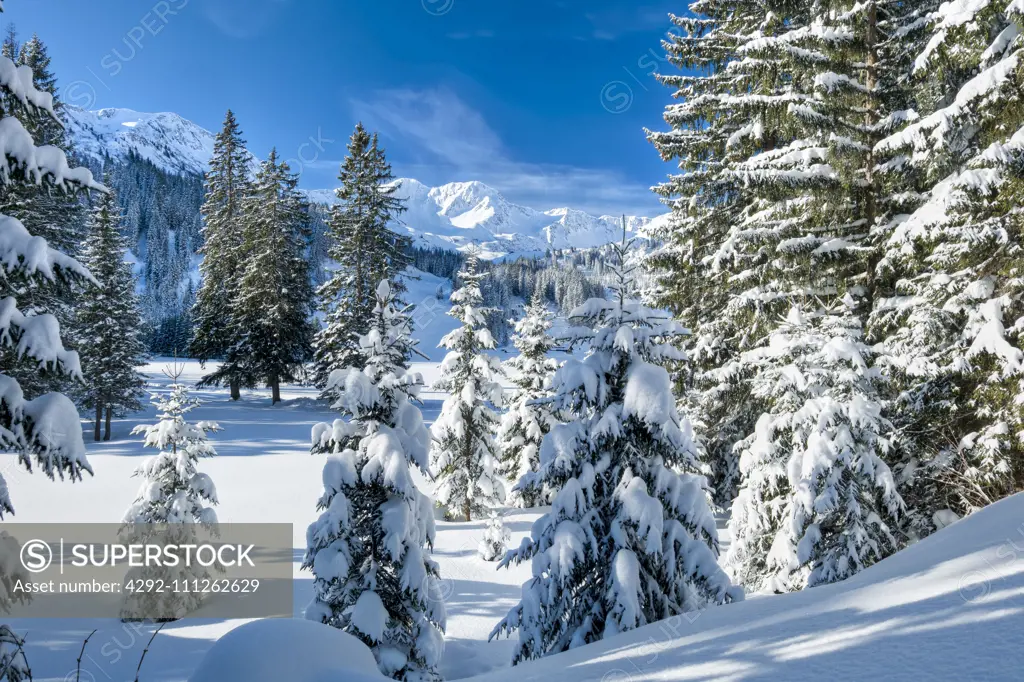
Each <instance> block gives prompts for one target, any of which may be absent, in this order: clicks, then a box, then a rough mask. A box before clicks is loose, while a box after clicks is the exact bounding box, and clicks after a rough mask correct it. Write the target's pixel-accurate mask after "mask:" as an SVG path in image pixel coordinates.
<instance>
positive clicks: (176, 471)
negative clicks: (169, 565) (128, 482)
mask: <svg viewBox="0 0 1024 682" xmlns="http://www.w3.org/2000/svg"><path fill="white" fill-rule="evenodd" d="M181 371H182V367H181V366H180V365H175V366H172V367H170V368H168V369H167V370H166V371H165V375H166V376H167V377H168V378H169V379H170V381H171V383H170V385H169V386H168V393H167V394H166V395H165V394H155V395H154V396H153V398H152V401H153V404H154V405H156V407H157V411H158V412H157V417H158V419H159V420H160V421H158V422H157V423H156V424H150V425H145V424H142V425H140V426H136V427H135V428H134V429H133V430H132V433H133V434H142V435H143V436H145V439H144V445H145V446H146V447H148V448H155V449H156V450H158V451H159V452H158V454H156V455H154V456H153V457H151V458H149V459H147V460H146V462H145V463H144V464H142V466H140V467H139V468H138V469H137V470H136V471H135V475H136V476H138V477H140V478H141V479H142V483H141V484H140V486H139V493H138V496H137V497H136V498H135V501H134V502H133V503H132V505H131V506H130V507H129V508H128V511H127V512H125V515H124V523H128V524H133V523H141V524H153V523H201V524H205V525H212V524H215V523H217V513H216V512H215V511H214V510H213V508H212V507H210V506H206V505H207V504H210V505H215V504H217V491H216V488H215V487H214V485H213V481H212V480H211V479H210V477H209V476H208V475H207V474H204V473H202V472H200V471H199V460H200V459H201V458H204V457H213V456H214V455H216V454H217V451H216V449H215V448H214V447H213V445H211V444H210V442H209V434H211V433H216V432H217V431H220V430H221V429H220V426H219V425H218V424H217V423H216V422H211V421H200V422H196V423H195V424H190V423H189V422H188V421H187V420H186V415H187V414H188V413H189V412H191V411H192V410H194V409H196V408H197V407H199V406H200V405H201V404H202V403H200V401H199V400H198V399H196V398H192V397H190V396H189V389H188V386H186V385H185V384H183V383H181Z"/></svg>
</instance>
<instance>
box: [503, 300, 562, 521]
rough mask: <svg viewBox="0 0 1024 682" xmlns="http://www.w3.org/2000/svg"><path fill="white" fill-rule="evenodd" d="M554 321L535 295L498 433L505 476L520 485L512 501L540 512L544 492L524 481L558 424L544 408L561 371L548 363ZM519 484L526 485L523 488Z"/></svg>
mask: <svg viewBox="0 0 1024 682" xmlns="http://www.w3.org/2000/svg"><path fill="white" fill-rule="evenodd" d="M551 318H552V314H551V312H550V311H548V309H547V305H545V303H544V300H543V298H542V297H541V296H540V294H539V292H538V293H535V294H534V298H533V300H532V301H531V302H530V305H529V306H528V307H527V309H526V314H525V315H524V316H523V318H522V319H520V320H519V321H517V322H516V326H515V330H516V334H515V336H514V337H513V343H514V344H515V347H516V349H517V350H518V351H519V355H517V356H516V357H514V358H512V359H511V360H509V361H508V362H507V363H505V365H506V373H507V374H508V376H509V377H510V379H511V380H512V383H514V384H515V385H516V387H517V390H516V393H515V396H514V397H513V398H512V399H511V400H510V401H509V405H508V411H507V412H505V414H504V415H502V417H501V424H500V426H499V427H498V436H497V441H498V442H497V445H498V448H499V450H500V452H501V467H500V471H501V474H502V475H503V476H504V477H505V478H506V479H507V480H509V481H511V482H512V483H513V484H516V485H515V487H514V488H513V490H512V496H511V497H512V499H513V500H514V501H515V502H516V503H517V504H519V505H521V506H523V507H535V506H537V505H539V504H542V503H543V502H544V501H545V500H544V492H545V491H544V490H540V489H537V488H534V487H532V486H530V485H528V483H529V481H530V480H532V479H526V480H523V477H524V476H525V475H526V474H529V473H533V472H536V471H537V470H538V469H539V468H540V445H541V442H542V441H543V439H544V436H545V434H547V433H548V431H550V430H551V427H552V426H554V425H555V423H556V419H555V417H554V415H553V414H552V408H551V406H550V405H549V404H547V403H545V402H543V401H544V399H545V398H546V397H547V396H548V390H549V387H550V383H551V379H552V377H553V375H554V373H555V370H557V369H558V362H557V361H556V360H554V359H553V358H550V357H548V355H549V353H550V352H551V349H552V348H553V346H554V339H552V338H551V336H550V329H551ZM519 481H523V484H524V485H523V486H519V485H518V482H519Z"/></svg>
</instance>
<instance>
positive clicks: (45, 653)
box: [0, 360, 539, 682]
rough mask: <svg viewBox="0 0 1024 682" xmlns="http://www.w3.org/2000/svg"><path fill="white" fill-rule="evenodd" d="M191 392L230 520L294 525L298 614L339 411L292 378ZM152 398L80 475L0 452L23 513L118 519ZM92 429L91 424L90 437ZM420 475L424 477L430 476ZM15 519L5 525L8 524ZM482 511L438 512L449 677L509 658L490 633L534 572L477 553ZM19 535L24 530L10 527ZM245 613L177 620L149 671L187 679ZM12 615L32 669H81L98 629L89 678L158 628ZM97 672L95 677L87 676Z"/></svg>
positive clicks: (504, 644)
mask: <svg viewBox="0 0 1024 682" xmlns="http://www.w3.org/2000/svg"><path fill="white" fill-rule="evenodd" d="M166 363H167V361H166V360H157V361H154V362H152V363H151V364H150V365H148V366H147V368H146V371H147V374H148V375H149V377H150V382H151V385H150V389H151V390H152V391H156V392H159V391H165V390H166V385H167V384H168V383H169V381H168V380H167V378H166V377H164V376H162V375H161V369H162V368H163V367H164V366H165V365H166ZM182 364H184V366H185V373H184V376H183V380H184V381H190V382H194V381H196V380H198V379H199V377H200V376H201V375H202V373H203V371H202V370H201V369H200V367H199V365H198V363H196V362H193V361H185V362H183V363H182ZM415 369H417V370H418V371H422V372H423V374H424V375H425V376H426V378H427V381H428V382H429V381H432V380H434V379H436V377H437V375H438V372H437V366H436V364H435V363H422V364H418V365H417V366H416V367H415ZM192 395H193V396H195V397H198V398H199V399H201V400H203V401H205V404H204V405H203V406H202V407H200V408H199V409H197V410H196V411H194V412H193V413H191V414H190V418H191V419H192V420H193V421H199V420H204V419H209V420H214V421H217V422H218V423H220V425H221V426H222V427H223V429H224V430H223V431H222V432H220V433H218V434H216V436H215V437H214V439H213V441H212V442H213V443H214V445H215V447H216V448H217V452H218V456H217V457H216V458H211V459H205V460H203V461H202V462H201V465H200V467H201V469H202V470H203V471H205V472H206V473H208V474H210V476H211V477H212V478H213V480H214V482H215V483H216V485H217V492H218V495H219V498H220V504H219V506H218V507H217V514H218V517H219V519H220V521H221V522H224V523H232V522H235V523H240V522H251V523H259V522H267V523H270V522H273V523H282V522H283V523H292V524H294V546H295V573H294V575H295V612H296V615H300V614H301V612H302V610H303V608H304V607H305V606H306V604H307V603H308V602H309V600H310V598H311V594H312V592H311V585H312V575H311V574H310V573H308V572H306V571H300V570H299V564H300V563H301V560H302V553H303V551H304V549H305V533H306V526H307V525H308V524H309V523H310V522H312V521H313V520H314V519H315V518H316V516H317V511H316V501H317V499H318V498H319V496H320V494H321V493H322V483H321V469H322V467H323V458H322V457H318V456H312V455H310V454H309V434H310V429H311V428H312V426H313V425H314V424H315V423H317V422H319V421H325V420H333V419H334V418H335V417H337V413H335V412H331V411H330V410H328V409H326V407H325V406H324V405H322V404H320V403H317V402H316V400H315V397H316V392H315V390H314V389H310V388H305V387H294V386H289V387H286V388H285V389H284V390H283V398H284V402H282V403H280V404H278V405H276V406H271V405H270V399H269V394H268V393H267V392H266V391H254V392H246V393H243V396H242V400H241V401H239V402H238V403H232V402H231V401H230V400H229V399H228V397H227V395H226V393H224V392H223V391H221V390H216V389H213V390H195V391H193V393H192ZM443 398H444V396H442V395H440V394H437V393H434V392H430V391H427V392H425V393H424V395H423V401H424V405H423V412H424V416H425V417H426V418H427V420H428V421H429V420H432V419H433V418H434V417H436V416H437V414H438V412H439V411H440V409H441V402H442V400H443ZM154 414H155V412H154V410H153V408H149V409H147V410H146V411H145V412H141V413H139V414H136V415H133V416H132V417H131V418H130V419H126V420H118V421H116V422H115V423H114V433H113V438H114V440H112V441H110V442H108V443H93V442H92V441H91V440H87V446H88V447H89V461H90V463H91V464H92V466H93V469H94V470H95V472H96V475H95V476H94V477H89V476H86V478H85V480H84V481H82V482H81V483H75V484H69V483H53V482H51V481H49V480H48V479H47V478H46V477H44V476H42V475H36V474H28V473H26V472H24V470H22V469H20V468H17V467H16V466H15V462H14V457H13V456H11V455H6V454H5V455H2V456H0V466H2V468H3V472H4V476H5V477H7V479H8V482H9V484H10V488H11V491H12V497H13V499H14V504H15V508H16V509H17V516H16V517H14V519H13V520H14V521H15V522H16V523H50V522H53V523H60V522H65V523H66V522H75V523H90V522H95V523H111V522H118V521H120V520H121V516H122V515H123V514H124V511H125V509H126V508H127V507H128V505H129V504H130V503H131V501H132V500H133V499H134V497H135V494H136V492H137V488H138V481H137V480H136V479H133V478H132V472H133V471H134V469H135V467H137V466H138V465H139V464H140V463H141V462H142V460H143V457H146V456H149V454H150V453H147V452H144V450H143V448H142V443H141V442H140V440H139V437H138V436H131V435H130V432H131V429H132V427H133V426H135V425H136V424H140V423H147V422H150V421H153V420H154ZM88 435H89V434H87V436H88ZM423 485H424V486H425V487H427V483H426V482H425V481H424V482H423ZM538 516H539V513H538V512H535V511H529V512H524V511H512V512H511V513H510V514H509V516H508V523H509V527H510V528H511V530H512V542H513V543H515V544H517V545H518V544H519V541H520V539H521V538H522V537H523V536H524V535H525V534H526V533H527V532H528V531H529V528H530V525H531V524H532V522H533V521H534V519H536V518H537V517H538ZM4 525H5V526H8V524H6V523H5V524H4ZM483 528H484V522H483V521H480V522H473V523H445V522H442V521H439V522H438V540H437V545H436V546H435V552H434V556H435V558H436V559H437V560H438V561H439V562H440V563H441V567H442V571H443V575H444V589H443V592H444V595H445V600H446V604H447V608H448V612H449V618H448V632H447V639H446V650H445V660H444V663H443V664H442V672H443V673H444V675H445V676H446V677H447V678H449V679H456V678H459V677H466V676H469V675H475V674H477V673H483V672H486V671H488V670H490V669H492V668H494V667H495V666H504V665H507V664H508V661H509V660H510V658H511V652H512V644H511V643H510V642H508V641H500V642H492V643H489V644H488V643H486V639H487V634H488V633H489V632H490V629H491V628H492V627H493V625H494V623H495V622H497V621H498V620H499V619H500V618H501V617H502V616H503V615H504V614H505V612H506V611H507V610H508V609H509V608H510V607H511V606H512V605H513V604H514V603H515V601H516V599H517V597H518V594H519V585H520V584H521V583H522V582H523V581H524V580H525V579H526V578H527V577H528V571H529V567H527V566H523V567H520V568H518V569H512V570H502V571H500V572H499V571H496V570H495V564H493V563H488V562H484V561H482V560H481V559H479V558H478V557H477V553H476V548H477V544H478V543H479V541H480V539H481V538H482V537H483ZM13 534H14V535H15V536H17V533H16V532H14V533H13ZM242 622H244V621H227V622H225V621H216V622H210V621H197V620H189V621H185V622H182V623H174V624H171V625H168V626H167V627H165V628H164V629H163V631H162V632H161V633H160V635H159V636H158V637H157V639H156V641H155V642H154V646H153V649H152V651H151V652H150V653H149V654H148V655H147V656H146V660H145V668H144V669H145V671H146V673H145V675H144V676H143V679H145V680H148V681H152V682H156V681H157V680H183V679H186V678H187V676H188V675H189V673H190V672H191V671H192V670H194V669H195V667H196V666H197V665H198V663H199V661H200V660H201V659H202V657H203V655H204V654H205V653H206V651H207V650H208V649H209V647H210V646H211V644H212V643H213V641H215V640H216V639H217V638H218V637H221V636H222V635H224V634H225V633H226V632H228V631H230V630H231V629H232V628H234V627H237V626H238V625H240V624H241V623H242ZM10 624H11V625H13V626H14V628H15V630H16V631H18V632H19V633H21V634H26V635H27V639H28V649H27V653H28V658H29V663H30V665H31V666H32V670H33V674H34V675H35V679H36V680H37V681H38V680H47V681H48V680H60V681H61V682H63V680H65V679H72V680H73V679H75V678H74V675H72V676H71V677H69V678H66V675H68V674H69V673H75V672H77V671H76V665H75V659H76V658H77V657H78V650H79V649H80V648H81V645H82V640H83V639H84V638H85V637H86V635H88V634H89V632H91V631H92V630H93V629H98V632H97V633H96V635H94V637H93V639H92V640H90V643H89V646H88V649H87V654H88V655H87V657H86V659H85V660H84V661H83V665H82V680H83V682H93V681H94V680H95V681H102V680H117V681H118V682H120V680H126V679H127V680H133V679H135V667H136V665H137V664H138V660H139V656H140V655H141V653H142V650H143V648H144V647H145V644H146V640H148V638H149V634H150V633H151V631H152V628H151V627H150V626H139V625H134V624H122V623H120V622H118V621H110V620H64V621H53V620H16V619H12V620H11V621H10ZM90 675H91V677H90Z"/></svg>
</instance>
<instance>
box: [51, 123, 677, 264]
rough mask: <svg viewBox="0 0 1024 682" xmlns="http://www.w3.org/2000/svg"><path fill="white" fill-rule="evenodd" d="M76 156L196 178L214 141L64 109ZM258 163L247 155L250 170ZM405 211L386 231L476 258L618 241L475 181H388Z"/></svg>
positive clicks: (601, 221)
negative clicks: (137, 162)
mask: <svg viewBox="0 0 1024 682" xmlns="http://www.w3.org/2000/svg"><path fill="white" fill-rule="evenodd" d="M65 115H66V119H67V121H66V123H67V128H68V131H69V133H70V137H71V139H72V141H73V143H74V145H75V152H76V154H78V155H79V156H82V157H86V158H91V159H93V160H96V161H100V162H102V161H104V160H105V159H114V160H115V161H116V160H122V159H125V158H127V157H128V156H129V155H132V154H134V155H136V156H138V157H141V158H143V159H146V160H147V161H149V162H151V163H153V164H154V165H155V166H157V167H158V168H161V169H162V170H165V171H167V172H169V173H174V174H195V175H200V174H202V173H203V172H204V171H205V170H206V168H207V166H208V164H209V161H210V158H211V157H212V155H213V144H214V134H213V133H211V132H210V131H208V130H206V129H205V128H203V127H201V126H199V125H198V124H196V123H194V122H192V121H189V120H188V119H186V118H184V117H182V116H180V115H178V114H175V113H173V112H159V113H143V112H137V111H133V110H131V109H120V108H106V109H98V110H95V111H87V110H84V109H79V108H77V107H71V106H68V107H66V108H65ZM257 164H258V159H257V157H256V156H255V155H251V165H252V167H253V168H254V169H255V168H256V167H257ZM394 185H395V186H397V187H398V192H397V194H398V196H400V197H401V198H402V199H404V200H405V202H406V206H407V209H408V210H407V211H406V212H405V213H404V214H402V216H400V217H399V218H398V220H397V221H396V223H395V224H394V225H393V226H392V227H393V229H395V230H397V231H400V232H403V233H405V234H408V235H409V236H410V238H411V239H412V240H413V243H414V244H415V245H417V246H420V247H424V248H440V249H446V250H460V251H465V250H468V249H475V250H477V251H478V252H479V253H480V254H481V255H482V256H483V257H485V258H501V257H510V256H516V255H537V254H542V253H544V252H545V251H546V250H548V249H567V248H593V247H598V246H603V245H605V244H609V243H611V242H614V241H617V240H618V239H620V238H621V236H622V224H621V220H622V218H621V217H616V216H608V215H604V216H595V215H591V214H589V213H586V212H585V211H580V210H578V209H574V208H571V207H567V206H566V207H559V208H552V209H547V210H538V209H535V208H530V207H527V206H522V205H519V204H516V203H514V202H511V201H509V200H508V199H507V198H506V197H505V196H504V195H503V194H502V193H501V192H500V190H498V189H496V188H494V187H491V186H489V185H486V184H484V183H482V182H480V181H477V180H470V181H462V182H450V183H447V184H444V185H438V186H436V187H432V186H429V185H426V184H424V183H422V182H419V181H418V180H414V179H412V178H400V179H397V180H395V182H394ZM302 191H303V193H304V194H305V195H306V197H307V198H308V199H309V200H310V201H314V202H316V203H321V204H330V203H333V200H334V192H333V190H330V189H305V190H302ZM665 218H666V216H658V217H655V218H653V219H652V218H649V217H645V216H626V217H625V222H626V231H627V232H628V233H630V234H631V235H633V236H640V237H645V236H647V235H648V234H649V232H650V231H651V229H652V228H654V227H656V226H657V224H659V223H660V222H661V221H663V220H664V219H665Z"/></svg>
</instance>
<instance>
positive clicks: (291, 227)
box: [203, 150, 313, 404]
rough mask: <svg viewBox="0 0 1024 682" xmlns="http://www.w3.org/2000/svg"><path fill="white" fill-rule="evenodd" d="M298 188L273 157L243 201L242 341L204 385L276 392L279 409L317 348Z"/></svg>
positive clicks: (233, 316)
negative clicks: (285, 386)
mask: <svg viewBox="0 0 1024 682" xmlns="http://www.w3.org/2000/svg"><path fill="white" fill-rule="evenodd" d="M297 182H298V179H297V177H296V176H295V175H294V174H293V173H292V172H291V170H290V168H289V167H288V164H287V163H286V162H283V161H281V160H279V159H278V156H277V152H276V151H275V150H271V152H270V156H269V157H268V158H267V160H266V161H265V162H263V164H262V165H261V167H260V171H259V173H257V174H256V178H255V180H254V181H253V184H252V189H251V191H250V193H249V194H248V195H247V196H246V197H245V199H244V201H243V210H242V213H243V216H244V223H245V231H244V235H243V237H244V239H243V245H242V249H243V251H244V253H245V260H244V262H243V263H242V264H241V274H240V277H239V278H238V280H237V284H236V287H237V288H236V289H235V291H234V292H232V293H233V296H232V300H231V306H230V311H229V317H228V321H229V323H230V327H231V329H232V330H234V331H233V332H232V333H233V334H234V335H235V336H236V337H237V338H236V340H235V341H234V342H233V344H232V345H231V347H230V348H229V349H228V351H227V355H226V357H225V362H224V364H223V365H222V367H221V368H220V369H219V370H217V371H216V372H214V373H213V374H211V375H209V376H207V377H204V378H203V383H213V384H216V383H220V384H230V383H231V382H233V381H238V382H240V383H241V385H243V386H246V387H254V386H256V385H260V384H262V385H265V386H268V387H269V388H270V390H271V402H272V403H275V404H276V403H277V402H279V401H280V400H281V384H282V383H283V382H287V381H294V380H296V379H297V378H298V377H299V372H300V370H301V369H302V365H303V363H304V362H305V361H306V360H307V359H308V357H309V353H310V343H311V341H312V326H311V322H310V317H311V314H312V303H313V291H312V284H311V283H310V277H309V268H308V264H307V261H306V254H305V248H306V236H307V231H308V217H307V207H306V204H305V202H304V201H303V199H302V196H301V195H300V194H299V192H298V191H297V189H296V185H297Z"/></svg>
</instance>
